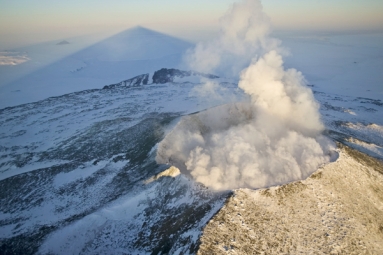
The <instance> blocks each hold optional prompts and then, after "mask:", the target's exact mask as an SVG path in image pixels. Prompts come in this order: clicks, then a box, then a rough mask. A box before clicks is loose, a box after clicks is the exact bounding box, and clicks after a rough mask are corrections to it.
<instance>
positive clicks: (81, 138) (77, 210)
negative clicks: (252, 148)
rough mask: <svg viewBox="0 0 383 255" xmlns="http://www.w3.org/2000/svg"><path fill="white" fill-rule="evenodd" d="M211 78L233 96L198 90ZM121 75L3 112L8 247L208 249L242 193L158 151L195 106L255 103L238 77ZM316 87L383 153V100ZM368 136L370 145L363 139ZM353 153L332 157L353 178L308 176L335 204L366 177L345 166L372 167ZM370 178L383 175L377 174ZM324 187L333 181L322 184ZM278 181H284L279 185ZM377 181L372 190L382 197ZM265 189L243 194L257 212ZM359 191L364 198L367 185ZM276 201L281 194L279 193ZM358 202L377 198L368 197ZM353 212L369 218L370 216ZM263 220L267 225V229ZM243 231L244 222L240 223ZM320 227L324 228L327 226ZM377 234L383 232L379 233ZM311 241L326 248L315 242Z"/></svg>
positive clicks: (1, 160) (2, 217) (338, 127)
mask: <svg viewBox="0 0 383 255" xmlns="http://www.w3.org/2000/svg"><path fill="white" fill-rule="evenodd" d="M201 78H202V80H203V81H204V82H207V83H208V84H210V83H216V84H219V85H220V86H218V85H217V87H216V88H221V89H222V91H221V92H222V93H223V94H224V95H229V96H230V97H222V98H219V100H214V99H216V98H214V96H216V93H217V92H219V91H213V92H211V94H205V95H204V97H201V95H200V94H198V93H197V94H196V93H195V92H196V90H198V89H201V88H203V87H204V86H205V85H206V84H204V83H201ZM117 81H118V80H115V81H114V82H113V83H111V84H110V85H108V86H105V88H104V89H91V90H84V91H80V92H75V93H70V94H65V95H62V96H58V97H50V98H47V99H44V100H41V101H38V102H35V103H29V104H23V105H18V106H15V107H8V108H4V109H0V126H1V129H0V188H1V190H2V191H3V192H1V194H0V253H1V254H34V253H36V252H38V253H40V254H50V253H54V254H67V253H68V252H69V253H75V254H94V253H99V254H103V253H114V254H126V253H128V254H136V253H138V254H161V253H170V254H194V253H195V252H196V251H197V249H198V246H199V243H200V241H199V236H200V234H201V231H202V229H203V227H204V226H205V224H206V223H207V222H208V221H209V219H210V218H211V217H212V216H213V215H214V214H215V213H216V212H217V211H219V210H220V208H221V207H222V206H223V205H224V202H225V201H226V198H227V197H228V196H229V195H230V193H231V191H225V192H222V193H216V192H212V191H211V190H209V189H206V188H205V187H203V186H201V185H200V184H198V183H195V181H193V180H192V179H191V178H190V176H189V175H188V174H187V173H186V172H185V171H184V170H183V169H182V166H180V170H181V174H179V173H178V171H177V170H174V168H172V169H173V170H171V171H170V170H167V169H168V168H169V165H160V164H157V163H156V161H155V159H154V157H155V154H156V151H157V144H158V143H159V142H160V141H162V140H163V138H164V137H165V136H166V135H167V134H168V133H169V132H171V131H172V130H174V127H175V126H176V125H177V123H179V121H180V119H181V118H182V117H183V116H185V115H187V116H186V119H190V120H193V119H195V120H198V118H195V116H190V114H195V113H197V114H202V115H203V112H204V110H206V109H208V108H211V107H214V106H217V105H220V104H227V103H230V100H227V98H230V99H231V100H233V102H241V101H246V97H245V96H244V95H243V93H242V92H241V91H240V90H239V89H238V87H237V84H236V83H232V82H231V81H229V80H226V79H223V78H218V77H216V76H214V75H208V74H201V73H196V72H191V71H181V70H176V69H166V68H162V69H160V70H157V71H155V72H153V73H147V74H141V75H138V76H135V77H133V78H131V79H126V78H124V79H121V80H120V81H121V82H119V83H116V82H117ZM313 89H314V93H315V96H316V97H317V99H318V100H319V101H320V103H321V111H322V114H323V118H324V121H325V123H326V127H327V128H328V130H327V134H328V135H330V136H331V137H333V138H334V139H337V140H339V141H341V142H343V143H347V144H350V145H352V146H354V147H357V148H358V149H363V150H364V151H366V152H368V153H369V154H371V155H374V156H377V157H378V156H379V155H382V154H379V153H381V151H380V148H381V144H382V141H381V135H380V134H381V130H382V129H381V127H382V123H381V120H382V118H381V117H380V116H381V115H382V112H383V111H380V110H379V109H380V108H381V107H382V104H381V101H379V100H373V99H366V98H357V97H343V98H339V96H338V95H333V94H326V93H323V92H319V91H317V90H316V88H315V87H313ZM340 99H341V100H340ZM235 105H236V104H228V105H223V106H220V107H216V108H215V109H229V112H230V114H232V115H234V116H232V117H233V119H232V118H229V119H228V122H230V123H231V121H234V123H237V122H241V121H242V120H244V121H245V120H246V119H247V118H248V117H249V116H247V115H246V114H245V116H242V115H241V114H239V115H238V116H236V111H232V110H233V109H232V107H234V106H235ZM213 109H214V108H213ZM230 109H232V110H230ZM226 111H227V110H226ZM245 112H246V111H245ZM350 112H352V113H355V115H354V114H350ZM227 117H228V116H226V114H225V110H223V111H222V112H219V114H215V115H214V118H215V119H216V118H218V119H224V118H227ZM339 121H342V122H341V123H339ZM212 123H213V122H212ZM230 123H229V124H230ZM363 123H370V124H363ZM191 124H196V125H199V124H200V123H198V122H197V123H191ZM232 124H233V123H232ZM209 127H210V126H209ZM210 128H212V129H214V128H215V127H213V126H211V127H210ZM201 131H203V129H201ZM350 139H354V140H350ZM355 141H358V143H356V142H355ZM362 142H363V143H362ZM358 144H362V145H363V146H362V145H359V147H358V146H357V145H358ZM367 145H368V146H367ZM346 152H347V153H349V151H346ZM346 152H344V149H342V150H341V151H340V159H339V160H338V161H337V162H335V163H332V164H330V165H329V166H327V167H330V166H333V168H335V170H336V171H333V172H334V173H337V172H339V171H340V173H345V174H344V175H340V176H333V175H330V174H329V175H328V176H329V178H330V179H326V178H321V179H320V180H328V181H326V182H325V183H320V185H319V184H315V183H314V184H310V183H311V182H312V181H314V180H317V179H313V178H311V179H308V180H306V181H303V182H302V183H306V184H305V185H306V186H307V185H309V184H310V185H314V186H315V185H317V186H315V189H314V191H315V190H318V192H319V193H315V194H316V195H318V196H319V195H320V196H322V197H325V199H324V200H323V201H324V202H327V200H326V199H331V198H332V197H331V196H330V195H328V192H330V194H331V192H333V193H334V192H335V191H333V190H332V189H331V185H333V184H334V183H335V184H336V185H341V184H342V183H343V184H342V185H344V186H348V187H347V189H348V190H349V191H350V188H353V186H355V185H357V184H355V183H357V182H356V181H355V179H357V180H358V182H359V180H364V179H363V178H364V177H363V174H361V172H360V171H359V172H358V171H356V172H353V171H350V172H347V173H346V172H342V171H343V170H344V169H345V168H344V165H347V164H350V167H349V168H350V169H351V168H354V167H355V168H356V169H359V168H361V169H365V168H364V167H363V165H368V164H369V163H363V162H362V163H361V164H357V163H355V162H354V163H352V162H351V161H348V159H347V158H346V157H345V155H348V154H346ZM374 153H375V154H374ZM345 158H346V160H345ZM348 158H349V157H348ZM359 158H360V157H359ZM342 162H344V163H342ZM350 162H351V163H350ZM166 163H169V162H166ZM327 167H326V168H325V169H327ZM333 168H331V169H333ZM338 168H341V170H339V169H338ZM342 169H343V170H342ZM185 173H186V174H185ZM325 173H327V172H325ZM330 173H332V172H330ZM318 176H320V175H318ZM323 176H327V175H326V174H323ZM342 176H346V177H347V176H354V178H355V179H344V181H347V182H346V183H344V182H343V179H340V180H341V181H337V182H334V181H333V180H334V178H336V177H339V178H340V177H342ZM355 176H357V177H355ZM371 176H376V175H374V173H373V172H371ZM379 178H380V177H379V176H377V177H376V180H375V181H371V182H370V181H369V180H368V179H366V182H365V183H364V184H363V183H360V185H361V186H360V188H359V187H358V189H356V188H355V190H356V192H361V190H363V189H364V190H367V191H368V190H370V187H369V186H368V185H369V184H371V185H375V184H376V185H375V186H373V187H374V189H380V186H379V185H378V184H377V183H378V181H379ZM335 184H334V185H335ZM365 184H368V185H367V186H366V185H365ZM289 185H294V184H289ZM318 185H319V186H318ZM326 185H327V186H328V185H330V186H329V187H327V186H326ZM314 186H313V187H314ZM325 186H326V187H327V188H326V189H324V188H323V189H322V187H325ZM282 187H285V186H282ZM286 187H290V186H288V185H287V186H286ZM293 187H295V186H293ZM299 187H300V186H299ZM342 187H343V186H342ZM279 189H282V190H283V189H284V188H273V189H270V190H279ZM347 189H346V187H345V190H347ZM374 189H373V190H374ZM358 190H359V191H358ZM373 190H370V191H371V192H370V193H366V194H367V195H369V196H370V197H371V196H372V195H373V194H374V193H373ZM309 191H310V189H309V188H305V192H309ZM314 191H312V192H314ZM336 191H337V192H338V190H336ZM351 191H352V190H351ZM351 191H350V192H351ZM241 192H242V193H243V192H245V193H244V194H246V196H248V197H251V196H250V195H247V194H250V193H251V194H252V192H255V194H258V193H259V192H260V191H249V190H248V191H246V190H239V191H235V194H236V196H240V194H242V193H241ZM246 192H247V193H246ZM257 192H258V193H257ZM273 192H274V191H272V192H271V191H270V194H272V195H273V196H274V197H275V199H278V201H279V199H280V197H278V196H279V195H278V194H279V193H278V194H277V193H275V192H274V193H275V194H276V195H274V193H273ZM283 192H284V193H286V192H285V191H283ZM320 192H322V193H323V194H322V193H320ZM326 192H327V193H326ZM345 192H346V191H345ZM284 193H283V194H284ZM315 194H314V193H308V194H306V195H305V196H304V197H303V198H302V199H304V200H299V201H300V202H297V201H295V200H291V201H290V200H289V198H288V197H287V196H286V197H285V196H284V197H283V199H285V198H286V201H287V202H289V203H290V202H291V206H295V204H298V205H297V206H298V207H299V206H304V205H305V204H308V205H312V206H319V205H318V203H319V202H318V201H319V200H318V199H319V198H318V197H315V196H314V195H315ZM326 194H327V195H326ZM342 194H343V193H339V195H338V197H340V198H339V200H336V203H339V204H341V205H343V208H346V207H347V206H349V205H348V204H344V203H346V202H347V201H350V198H348V197H347V196H346V195H347V194H348V195H349V193H347V194H345V193H344V194H343V195H342ZM358 194H359V193H358ZM301 195H302V192H300V189H298V190H295V189H294V191H293V192H292V195H291V196H292V198H294V199H295V198H296V199H298V197H300V196H301ZM325 195H326V196H325ZM257 196H258V197H260V198H262V199H258V197H257V199H256V200H255V202H254V203H255V204H256V205H257V207H255V209H254V208H253V207H252V205H253V202H251V201H253V200H251V199H250V198H248V197H246V198H244V199H246V202H249V203H250V204H251V206H250V207H249V209H251V210H249V211H248V212H249V213H250V214H251V215H253V212H254V211H256V209H257V208H258V204H257V203H263V202H262V201H264V200H263V197H264V196H261V195H257ZM360 196H361V197H362V198H363V197H364V195H363V194H362V195H360ZM266 198H267V199H269V197H266ZM232 199H233V198H230V199H229V201H231V200H232ZM270 199H271V198H270ZM315 199H317V200H315ZM334 199H335V198H334ZM369 199H370V198H369ZM272 201H273V203H277V202H275V201H276V200H275V201H274V200H272ZM294 201H295V202H294ZM301 201H304V203H303V202H301ZM312 201H314V202H312ZM329 201H330V200H329ZM344 201H346V202H344ZM368 201H370V200H366V203H367V202H368ZM371 201H375V200H371ZM287 202H286V205H285V206H286V208H283V209H285V210H291V211H292V210H293V209H294V208H290V207H288V205H289V204H287ZM351 202H353V201H351ZM270 203H271V202H270ZM294 203H295V204H294ZM331 203H335V202H332V200H331V201H330V202H328V203H327V204H331ZM357 203H358V204H363V206H370V204H365V202H363V201H357ZM368 203H369V202H368ZM376 203H378V201H376ZM227 204H230V202H229V203H227ZM351 204H352V203H351ZM325 205H326V204H321V205H320V206H321V207H320V208H319V207H317V208H319V209H320V210H321V211H320V210H319V209H317V210H314V209H315V207H313V208H314V209H313V214H315V213H318V210H319V211H320V213H322V214H324V215H330V214H327V213H325V212H326V210H327V209H328V208H327V207H325ZM371 206H372V205H371ZM273 208H274V207H273ZM275 208H277V207H275ZM305 208H306V207H305ZM329 208H330V209H331V207H329ZM368 208H370V207H368ZM371 208H372V209H371V210H370V211H371V213H375V212H377V213H379V212H378V211H376V208H375V209H374V207H371ZM379 208H381V207H379ZM306 209H307V210H309V209H310V208H306ZM281 210H282V209H281ZM294 210H295V209H294ZM299 210H301V209H299ZM302 210H303V209H302ZM331 210H332V211H334V210H335V209H334V210H333V209H331ZM351 210H352V208H351ZM358 210H360V208H359V207H355V211H356V212H357V211H358ZM379 210H380V209H379ZM336 212H337V213H338V211H336ZM221 213H223V211H221V212H220V214H221ZM277 213H281V211H278V212H277ZM342 213H343V211H342ZM241 214H242V213H241ZM322 214H320V217H322V216H321V215H322ZM231 215H232V214H231ZM276 215H277V216H278V215H279V214H276ZM291 215H294V214H291ZM295 215H297V218H294V220H295V221H293V220H292V221H291V222H292V223H291V224H293V223H294V222H296V224H298V223H299V222H301V221H302V218H301V214H295ZM342 215H343V214H342ZM277 216H275V217H277ZM225 217H228V215H226V216H225ZM278 217H279V216H278ZM316 217H319V216H318V215H317V216H316ZM326 217H327V216H326ZM342 217H343V216H342ZM344 217H346V216H344ZM353 217H356V220H357V221H356V222H358V220H359V218H357V216H355V215H354V216H353ZM368 217H369V216H368ZM349 218H351V216H349ZM323 219H324V220H325V219H326V220H329V219H328V218H323ZM330 219H331V218H330ZM336 219H337V221H336V222H335V223H334V222H333V221H330V223H331V224H335V225H336V224H338V218H336ZM379 219H380V218H379V217H376V219H375V220H373V219H371V222H372V223H371V224H375V225H374V226H378V225H377V224H378V223H379V222H378V221H379ZM233 220H234V219H233ZM266 221H267V220H266ZM278 222H279V221H278V220H277V221H275V223H270V229H271V227H272V226H274V225H272V224H278ZM339 222H340V221H339ZM294 224H295V223H294ZM340 224H344V223H340ZM358 224H359V223H358ZM366 224H370V223H369V222H368V223H366ZM379 224H380V223H379ZM330 226H332V225H330ZM350 226H351V227H354V229H353V230H350V232H347V233H351V234H350V235H354V234H355V233H359V232H358V231H362V232H360V233H364V232H363V231H364V230H363V229H364V227H365V226H363V224H362V226H361V227H360V228H359V225H350ZM367 226H369V225H367ZM264 227H265V229H267V226H264ZM290 227H293V226H290ZM326 227H327V225H326ZM341 227H342V226H341ZM208 229H209V227H207V228H206V229H205V232H206V231H207V230H208ZM235 229H239V230H242V229H240V228H233V229H231V230H235ZM317 229H321V230H320V231H322V230H324V229H323V226H322V228H320V226H318V227H317ZM268 230H269V229H268ZM318 231H319V230H318ZM320 231H319V233H322V232H320ZM347 231H349V230H347ZM374 231H375V230H373V231H372V232H371V233H375V232H376V231H375V232H374ZM265 232H266V230H265ZM206 233H207V232H206ZM222 233H225V232H222ZM326 233H327V232H326ZM237 234H238V233H237ZM376 236H377V237H376V238H379V235H376ZM58 240H60V242H58ZM204 240H205V239H204V238H202V241H203V243H204V244H203V246H201V249H202V250H201V251H204V249H205V248H204V247H205V246H204V245H205V244H206V242H205V241H204ZM206 240H208V239H206ZM294 240H295V241H297V240H298V239H294ZM294 240H293V241H292V242H295V241H294ZM321 240H322V239H321ZM336 240H338V239H336ZM336 240H335V241H336ZM363 240H364V239H363ZM366 240H367V239H366ZM298 241H299V242H301V241H302V240H301V239H299V240H298ZM298 241H297V242H298ZM209 242H210V241H209V240H208V241H207V243H209ZM324 243H325V242H324ZM213 244H214V243H213ZM325 244H328V243H325ZM275 245H276V244H275ZM278 245H279V244H278ZM213 246H214V245H213ZM228 247H229V248H230V246H226V248H228ZM278 247H279V246H278ZM312 247H316V246H315V244H313V246H312ZM371 247H372V246H371ZM376 247H377V248H376V249H379V247H378V246H376ZM218 248H219V249H221V248H222V247H221V246H219V247H218ZM209 249H210V248H209ZM214 249H215V248H214ZM216 251H217V252H218V253H220V252H221V250H216Z"/></svg>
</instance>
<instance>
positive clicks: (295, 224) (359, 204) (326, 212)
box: [197, 146, 383, 254]
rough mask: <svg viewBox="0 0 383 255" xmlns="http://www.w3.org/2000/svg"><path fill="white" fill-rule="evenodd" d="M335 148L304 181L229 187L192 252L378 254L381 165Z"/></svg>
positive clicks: (381, 247) (382, 236) (382, 229)
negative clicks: (231, 191) (230, 190)
mask: <svg viewBox="0 0 383 255" xmlns="http://www.w3.org/2000/svg"><path fill="white" fill-rule="evenodd" d="M339 153H340V157H339V159H338V160H337V161H336V162H333V163H330V164H328V165H326V166H325V167H323V168H322V169H319V170H318V171H317V172H316V173H314V174H313V175H312V176H311V177H310V178H308V179H306V180H304V181H298V182H294V183H291V184H286V185H282V186H278V187H271V188H269V189H259V190H248V189H239V190H236V191H234V194H233V195H232V196H231V197H230V198H229V199H228V200H227V202H226V204H225V206H224V207H223V208H222V209H221V210H220V212H219V213H217V214H216V215H215V216H214V217H213V218H212V219H211V220H210V221H209V223H208V225H207V226H206V227H205V229H204V232H203V235H202V237H201V242H202V244H201V246H200V249H199V251H198V253H197V254H265V253H267V254H381V253H382V251H383V242H382V240H383V195H382V194H383V193H382V192H383V164H382V163H381V162H377V161H376V160H375V159H373V158H369V157H367V156H365V155H364V154H362V153H359V152H356V151H354V150H351V149H349V148H347V147H344V146H341V147H340V149H339Z"/></svg>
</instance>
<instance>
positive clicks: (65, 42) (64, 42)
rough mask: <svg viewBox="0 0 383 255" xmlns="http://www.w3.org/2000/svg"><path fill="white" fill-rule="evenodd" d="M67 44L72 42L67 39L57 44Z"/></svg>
mask: <svg viewBox="0 0 383 255" xmlns="http://www.w3.org/2000/svg"><path fill="white" fill-rule="evenodd" d="M65 44H70V43H69V42H68V41H67V40H63V41H61V42H59V43H57V44H56V45H65Z"/></svg>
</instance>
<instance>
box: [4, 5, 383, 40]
mask: <svg viewBox="0 0 383 255" xmlns="http://www.w3.org/2000/svg"><path fill="white" fill-rule="evenodd" d="M234 2H235V1H233V0H209V1H206V0H189V1H185V0H184V1H180V0H108V1H107V0H100V1H93V0H65V1H58V0H0V46H1V45H12V44H20V43H21V42H23V43H28V42H39V41H46V40H55V39H65V38H68V37H72V36H78V35H83V34H92V33H98V32H106V31H107V32H109V33H111V34H112V33H115V32H118V31H121V30H124V29H128V28H130V27H132V26H135V25H141V26H144V27H148V28H151V29H154V30H158V31H162V32H165V33H170V34H172V35H175V36H180V37H182V38H186V39H189V40H193V39H194V38H195V39H194V40H198V38H197V37H203V36H206V34H208V33H210V32H211V31H214V29H217V28H218V20H219V17H221V16H222V15H223V14H224V13H225V11H226V10H227V9H228V8H229V7H230V6H231V4H233V3H234ZM262 3H263V6H264V10H265V12H266V13H267V14H268V15H269V16H270V18H271V20H272V22H273V24H274V28H275V29H276V30H306V31H316V30H327V31H328V30H330V31H348V30H380V31H382V30H383V0H289V1H281V0H264V1H262Z"/></svg>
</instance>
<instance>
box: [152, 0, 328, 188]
mask: <svg viewBox="0 0 383 255" xmlns="http://www.w3.org/2000/svg"><path fill="white" fill-rule="evenodd" d="M222 24H223V27H222V35H221V36H220V37H219V39H217V40H215V41H212V42H210V43H205V44H199V45H197V46H196V48H195V49H194V50H193V51H189V52H188V54H187V59H188V61H189V64H190V67H191V68H193V69H196V70H198V71H202V72H211V71H217V70H221V71H223V70H229V69H228V67H230V71H232V72H236V71H237V69H238V68H241V66H242V65H245V64H247V65H249V64H250V66H248V67H247V68H246V69H245V70H243V71H242V72H241V73H240V81H239V87H240V88H241V89H242V90H243V91H244V92H245V93H246V94H248V95H249V96H250V98H251V100H250V102H242V103H236V104H229V105H223V106H220V107H216V108H213V109H209V110H207V111H204V112H201V113H198V114H195V115H191V116H187V117H185V118H183V119H182V120H181V121H180V122H179V123H178V124H177V126H176V127H175V128H174V130H172V132H170V133H169V134H168V135H167V136H166V137H165V139H164V140H163V141H162V142H161V143H160V144H159V146H158V150H157V157H156V160H157V162H159V163H169V164H173V165H176V166H177V167H179V168H180V169H181V171H182V170H183V171H187V172H188V173H190V175H191V176H192V177H193V178H194V179H195V180H196V181H198V182H201V183H203V184H204V185H206V186H208V187H211V188H213V189H216V190H225V189H234V188H240V187H248V188H260V187H267V186H272V185H277V184H283V183H287V182H290V181H294V180H299V179H304V178H306V177H308V176H309V175H310V174H311V173H312V172H314V171H315V170H316V169H317V168H318V167H319V166H320V165H322V164H324V163H327V162H329V161H330V154H331V151H332V150H333V149H334V147H333V144H332V142H331V141H329V140H328V139H326V138H325V137H323V136H322V135H321V132H322V131H323V129H324V126H323V124H322V122H321V120H320V114H319V111H318V108H319V105H318V103H317V102H316V101H315V99H314V97H313V94H312V92H311V90H310V89H309V88H307V86H306V85H305V79H304V77H303V75H302V74H301V73H300V72H298V71H296V70H295V69H288V70H285V69H284V68H283V60H282V56H281V52H282V51H283V50H282V49H281V48H280V46H279V42H278V41H277V40H275V39H272V38H270V37H269V34H270V25H269V24H270V22H269V19H268V18H267V16H266V15H265V14H264V13H263V11H262V5H261V3H260V1H259V0H244V1H242V2H240V3H237V4H234V5H233V8H232V9H231V10H230V11H229V12H228V13H227V14H226V16H225V17H224V18H223V19H222ZM251 58H252V59H251ZM237 72H238V73H237V75H238V74H239V71H237ZM214 86H216V85H214ZM214 86H210V88H214Z"/></svg>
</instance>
